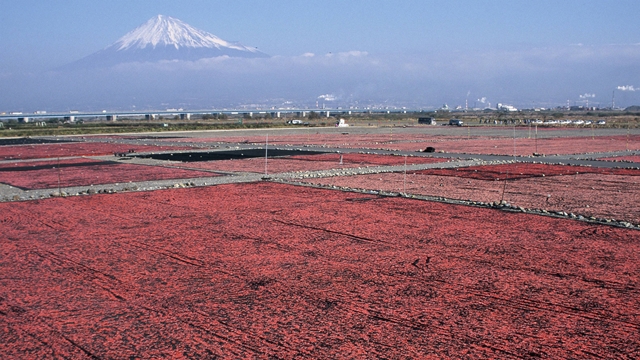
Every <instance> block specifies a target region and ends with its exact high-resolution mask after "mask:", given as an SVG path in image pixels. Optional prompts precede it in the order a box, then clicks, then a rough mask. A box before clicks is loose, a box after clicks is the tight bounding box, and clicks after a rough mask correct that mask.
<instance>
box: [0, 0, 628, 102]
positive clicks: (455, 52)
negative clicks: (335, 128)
mask: <svg viewBox="0 0 640 360" xmlns="http://www.w3.org/2000/svg"><path fill="white" fill-rule="evenodd" d="M157 14H163V15H169V16H172V17H176V18H179V19H181V20H183V21H184V22H186V23H188V24H190V25H192V26H194V27H196V28H199V29H202V30H205V31H208V32H211V33H213V34H215V35H217V36H219V37H221V38H223V39H225V40H230V41H240V42H241V43H243V44H245V45H248V46H256V47H258V48H259V49H260V50H261V51H263V52H265V53H267V54H270V55H274V56H281V57H296V56H299V55H301V54H304V53H314V54H316V55H320V54H327V53H330V52H331V53H334V54H337V53H346V52H350V51H361V52H363V53H366V54H367V56H368V58H369V59H370V61H369V62H368V63H369V64H380V63H383V64H386V65H388V67H390V68H393V69H396V70H397V71H396V72H398V71H400V72H401V71H403V70H402V69H407V68H410V67H411V68H415V67H416V66H417V67H419V66H421V65H420V64H424V63H425V61H426V60H425V61H423V60H424V59H432V60H434V61H435V60H438V59H440V60H441V63H442V64H440V65H437V64H432V65H433V66H430V67H429V68H428V69H427V72H428V70H429V69H431V70H433V69H438V67H437V66H441V67H440V68H439V69H440V70H435V71H434V75H433V76H431V77H425V81H431V82H432V83H433V84H434V85H433V86H438V87H439V88H441V89H443V91H444V90H446V89H448V84H444V83H442V82H444V81H445V79H444V78H438V76H437V74H435V73H437V72H438V71H451V72H452V73H455V72H460V73H464V74H465V76H467V77H469V76H471V78H470V79H469V81H468V83H465V81H464V79H462V78H455V79H453V80H454V81H453V82H452V83H455V84H458V85H457V86H459V88H457V89H455V93H456V94H458V95H456V96H453V95H452V97H453V98H452V100H450V101H452V102H460V101H461V98H460V95H459V94H461V93H463V95H462V97H464V95H465V94H466V93H467V92H469V91H471V92H473V93H474V94H473V95H472V97H475V98H480V97H481V95H482V94H484V93H485V92H486V93H489V92H493V96H494V97H500V96H505V95H502V94H503V93H504V94H506V93H508V92H510V91H511V90H509V89H511V88H516V87H515V86H511V87H510V86H508V85H509V84H507V85H505V84H504V83H505V81H506V82H507V83H508V82H509V81H510V80H508V79H507V80H505V79H503V78H501V75H500V71H499V68H500V67H502V65H503V64H495V62H498V63H499V62H500V61H503V60H501V59H505V58H510V57H511V58H513V59H520V60H522V59H524V60H522V61H520V62H519V63H520V64H521V65H522V67H515V66H514V65H513V64H514V62H513V61H510V62H509V64H508V65H509V66H507V68H511V70H510V71H512V73H511V75H516V74H517V76H516V79H515V80H513V79H512V80H513V81H516V80H517V81H521V82H522V83H523V84H531V83H532V82H533V83H535V77H536V76H539V74H534V73H530V76H529V77H525V75H526V74H525V73H526V71H525V70H526V69H529V70H531V69H535V68H538V67H540V66H546V69H547V70H548V71H547V72H545V74H547V75H546V76H548V79H547V80H546V81H551V82H552V81H556V80H557V81H563V86H565V85H566V82H567V81H568V82H570V83H571V84H574V85H575V86H573V87H567V86H565V87H564V88H563V89H565V88H566V90H563V91H566V94H557V96H555V95H554V96H555V97H554V98H553V99H552V98H551V97H550V95H549V96H548V97H547V98H545V97H544V96H539V98H535V96H532V95H530V94H529V93H527V94H523V95H522V96H521V97H520V98H518V97H517V96H515V95H514V96H512V98H508V96H507V99H505V100H509V101H512V102H516V101H520V102H521V103H524V102H536V101H539V102H541V103H542V102H552V101H561V99H565V100H567V99H569V100H570V99H571V98H575V99H579V98H578V95H579V94H583V93H585V94H586V93H596V94H598V96H600V95H599V94H603V93H607V94H609V93H610V90H611V89H615V88H616V86H623V85H624V86H626V85H635V86H636V87H640V82H638V81H639V78H638V75H635V74H634V73H635V72H640V71H638V70H640V69H639V68H638V65H634V63H636V64H637V63H638V60H640V58H638V56H640V55H639V54H638V53H639V52H638V51H637V49H639V46H640V28H639V26H638V20H637V17H638V14H640V1H637V0H590V1H584V0H555V1H548V0H536V1H518V0H511V1H482V0H477V1H461V0H457V1H456V0H450V1H428V0H421V1H420V0H405V1H376V0H368V1H364V0H350V1H334V0H325V1H292V0H289V1H277V0H270V1H266V0H265V1H256V0H254V1H250V0H235V1H201V0H200V1H195V0H194V1H181V2H177V1H166V0H159V1H151V0H148V1H143V0H139V1H135V0H129V1H121V0H111V1H80V0H65V1H62V0H52V1H42V0H40V1H34V0H23V1H13V0H0V48H1V49H2V55H1V56H0V75H4V76H5V78H7V77H12V76H17V75H16V74H20V73H33V72H40V71H46V70H48V69H51V68H55V67H57V66H60V65H63V64H66V63H69V62H72V61H74V60H77V59H79V58H81V57H84V56H86V55H89V54H91V53H93V52H95V51H97V50H100V49H102V48H104V47H106V46H108V45H110V44H111V43H113V42H114V41H115V40H117V39H118V38H119V37H121V36H122V35H124V34H125V33H127V32H129V31H130V30H132V29H133V28H135V27H137V26H139V25H141V24H142V23H144V22H145V21H146V20H148V19H149V18H151V17H153V16H155V15H157ZM540 49H548V54H551V55H549V56H550V57H545V56H547V54H545V55H544V56H541V55H540V53H539V52H540ZM576 49H577V50H576ZM585 49H587V50H585ZM618 53H619V54H618ZM605 55H609V57H607V56H605ZM618 55H619V56H618ZM405 58H406V59H409V60H406V61H405V60H404V59H405ZM476 58H482V59H484V60H483V61H484V63H483V64H480V65H479V67H478V69H477V70H478V71H470V70H469V68H470V67H473V66H475V65H474V63H475V60H474V59H476ZM567 58H571V59H574V60H572V61H573V62H568V63H564V61H565V59H567ZM412 59H413V60H412ZM420 59H423V60H420ZM461 59H466V61H467V63H464V64H463V63H462V60H461ZM487 59H494V60H495V61H494V65H495V66H494V67H491V64H489V63H488V60H487ZM505 61H506V60H505ZM537 61H539V63H537ZM447 62H449V64H444V63H447ZM452 62H458V67H451V63H452ZM607 62H612V66H611V68H609V69H608V68H607V65H606V64H607ZM515 63H518V61H516V62H515ZM556 63H561V65H562V66H565V67H566V68H565V69H559V66H560V65H555V64H556ZM336 66H337V65H336ZM554 68H555V71H556V72H555V73H553V74H551V73H550V71H552V70H553V69H554ZM523 69H524V70H523ZM465 71H466V72H465ZM523 71H525V72H523ZM531 71H533V70H531ZM574 71H577V72H580V71H582V72H583V73H584V74H585V75H588V76H589V77H592V78H594V81H593V84H592V85H591V84H590V83H589V82H588V81H585V80H584V79H582V78H581V77H580V76H579V75H576V74H574V75H573V76H568V75H566V74H567V73H572V72H574ZM365 73H366V74H364V75H362V76H363V77H365V76H375V75H376V73H375V72H373V71H372V72H365ZM390 73H394V71H391V70H389V72H387V73H385V76H391V75H389V74H390ZM473 74H484V75H478V76H476V75H473ZM521 74H522V76H521ZM402 76H406V77H409V78H410V77H412V75H411V74H410V73H406V74H404V75H402ZM452 76H453V75H452ZM564 76H568V77H566V78H563V77H564ZM454 77H455V76H454ZM519 77H521V79H520V78H519ZM607 79H611V82H610V83H607V82H606V81H607ZM399 81H400V80H396V83H398V82H399ZM438 81H440V83H438ZM5 83H6V81H5ZM336 84H337V83H336ZM1 86H2V87H0V95H2V93H3V90H5V91H6V90H7V89H6V86H7V85H1ZM376 86H378V87H379V88H378V90H377V91H378V92H380V91H384V88H385V86H386V85H384V84H379V85H376ZM474 86H475V87H476V88H475V89H472V87H474ZM492 86H493V88H491V87H492ZM362 87H369V88H370V87H371V85H370V84H363V85H362V86H361V88H362ZM464 87H468V88H469V89H467V90H463V88H464ZM3 88H4V89H3ZM390 88H393V87H390ZM490 88H491V89H490ZM500 88H503V89H507V90H505V91H503V92H502V93H501V92H500V91H499V89H500ZM27 90H28V89H26V88H25V90H24V91H25V92H26V91H27ZM351 90H352V89H347V88H345V86H343V85H339V84H338V85H335V89H332V88H331V85H326V86H325V87H324V88H322V89H317V91H316V92H318V93H322V92H326V91H344V92H351ZM539 90H540V91H541V92H547V91H546V90H545V89H544V87H540V88H539ZM389 91H390V90H389ZM452 91H454V90H452ZM310 93H311V91H310ZM434 93H435V92H434ZM425 94H426V93H425ZM639 94H640V93H639ZM383 95H384V94H381V97H384V96H383ZM631 95H632V94H630V93H628V94H627V95H625V96H627V97H629V101H630V102H634V101H636V100H635V98H634V97H633V96H631ZM425 96H426V95H425ZM602 96H604V95H602ZM467 97H468V95H467ZM609 97H610V94H609V95H607V98H609ZM575 99H574V100H575ZM446 100H447V98H446V97H443V98H438V99H434V100H433V102H434V103H435V102H438V101H446ZM476 100H477V99H476ZM1 101H2V100H0V105H3V104H2V102H1ZM12 101H14V102H13V104H18V103H20V101H19V99H17V98H15V99H14V100H12ZM495 101H498V100H497V99H494V102H495ZM563 101H564V100H563ZM593 101H596V100H595V99H594V100H593ZM600 101H601V102H604V98H602V99H601V100H600ZM0 110H2V109H0Z"/></svg>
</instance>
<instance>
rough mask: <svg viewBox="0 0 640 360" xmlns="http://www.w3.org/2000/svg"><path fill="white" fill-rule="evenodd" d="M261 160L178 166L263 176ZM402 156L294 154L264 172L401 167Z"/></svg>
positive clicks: (410, 161) (420, 161)
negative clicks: (252, 173)
mask: <svg viewBox="0 0 640 360" xmlns="http://www.w3.org/2000/svg"><path fill="white" fill-rule="evenodd" d="M446 161H448V159H440V158H427V157H407V164H408V165H410V164H431V163H437V162H446ZM264 163H265V161H264V158H251V159H242V160H217V161H204V162H190V163H186V164H184V165H180V166H183V167H186V168H198V169H207V170H217V171H240V172H254V173H264V165H265V164H264ZM402 164H404V156H393V155H370V154H343V157H342V164H340V154H319V155H295V156H288V157H282V158H275V159H271V158H270V159H269V161H268V163H267V172H268V173H283V172H294V171H316V170H331V169H348V168H355V167H365V166H381V165H402Z"/></svg>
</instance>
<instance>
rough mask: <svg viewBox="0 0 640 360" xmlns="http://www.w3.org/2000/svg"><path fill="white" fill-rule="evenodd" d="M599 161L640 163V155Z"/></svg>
mask: <svg viewBox="0 0 640 360" xmlns="http://www.w3.org/2000/svg"><path fill="white" fill-rule="evenodd" d="M598 160H611V161H631V162H637V163H640V155H628V156H614V157H610V158H599V159H598Z"/></svg>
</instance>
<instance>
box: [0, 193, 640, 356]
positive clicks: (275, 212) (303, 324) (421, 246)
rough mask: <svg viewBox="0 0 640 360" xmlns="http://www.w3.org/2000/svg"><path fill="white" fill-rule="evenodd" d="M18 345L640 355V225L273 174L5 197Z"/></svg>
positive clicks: (0, 266) (10, 327)
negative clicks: (265, 178)
mask: <svg viewBox="0 0 640 360" xmlns="http://www.w3.org/2000/svg"><path fill="white" fill-rule="evenodd" d="M0 214H2V218H1V221H0V227H1V229H0V230H1V231H2V233H3V235H4V236H3V237H2V238H0V251H1V253H2V257H0V273H1V274H3V276H2V277H0V318H1V319H2V325H1V326H0V338H1V339H2V341H0V357H2V358H39V359H41V358H89V357H92V358H131V357H137V358H161V357H162V358H216V357H224V358H247V357H250V358H287V359H292V358H300V357H309V358H363V359H364V358H367V359H370V358H451V359H459V358H532V357H543V358H553V359H558V358H578V359H591V358H602V357H604V358H637V357H639V356H640V331H639V329H640V294H638V292H639V291H638V285H639V280H640V278H639V277H640V275H639V274H640V243H639V241H638V236H637V234H638V233H637V231H635V230H628V229H621V228H613V227H607V226H601V225H592V224H586V223H580V222H575V221H569V220H563V219H554V218H548V217H538V216H534V215H526V214H515V213H507V212H502V211H497V210H491V209H479V208H472V207H465V206H453V205H447V204H440V203H431V202H423V201H417V200H410V199H402V198H380V197H376V196H374V195H364V194H354V193H343V192H338V191H329V190H320V189H314V188H304V187H293V186H287V185H283V184H273V183H259V184H243V185H223V186H217V187H206V188H191V189H176V190H166V191H155V192H151V193H128V194H113V195H97V196H90V197H71V198H57V199H48V200H43V201H32V202H17V203H2V204H0Z"/></svg>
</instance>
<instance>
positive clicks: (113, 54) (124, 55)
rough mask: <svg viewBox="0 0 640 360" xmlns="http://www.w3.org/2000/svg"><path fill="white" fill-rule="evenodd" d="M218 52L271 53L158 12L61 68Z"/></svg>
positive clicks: (187, 57) (240, 54) (191, 58)
mask: <svg viewBox="0 0 640 360" xmlns="http://www.w3.org/2000/svg"><path fill="white" fill-rule="evenodd" d="M219 56H229V57H241V58H259V57H269V55H267V54H265V53H263V52H260V51H258V50H257V49H256V48H252V47H248V46H244V45H242V44H240V43H235V42H229V41H226V40H223V39H221V38H219V37H217V36H215V35H213V34H211V33H208V32H206V31H203V30H199V29H196V28H194V27H192V26H190V25H189V24H187V23H184V22H182V21H180V20H178V19H175V18H172V17H170V16H164V15H157V16H155V17H153V18H151V19H149V21H147V22H146V23H144V24H142V25H141V26H139V27H137V28H136V29H134V30H132V31H130V32H129V33H127V34H126V35H124V36H123V37H121V38H120V39H118V40H117V41H116V42H115V43H113V44H112V45H110V46H108V47H106V48H104V49H102V50H100V51H98V52H95V53H93V54H91V55H89V56H86V57H84V58H82V59H80V60H78V61H75V62H73V63H70V64H67V65H65V66H63V67H62V68H61V69H65V70H68V69H87V68H104V67H111V66H115V65H118V64H122V63H131V62H140V63H144V62H158V61H163V60H166V61H172V60H184V61H196V60H200V59H205V58H214V57H219Z"/></svg>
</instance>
